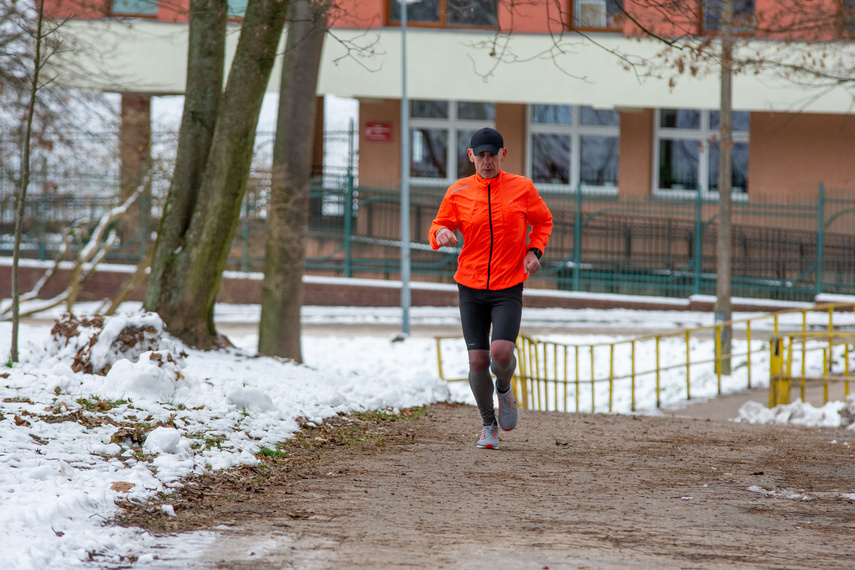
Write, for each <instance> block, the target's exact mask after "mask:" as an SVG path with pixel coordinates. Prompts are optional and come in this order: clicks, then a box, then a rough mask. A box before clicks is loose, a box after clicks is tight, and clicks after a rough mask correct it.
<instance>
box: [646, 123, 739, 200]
mask: <svg viewBox="0 0 855 570" xmlns="http://www.w3.org/2000/svg"><path fill="white" fill-rule="evenodd" d="M685 110H687V111H698V112H700V127H699V128H697V129H671V128H665V127H662V126H661V125H662V109H656V112H655V113H654V115H655V116H654V119H653V120H654V126H653V169H652V170H653V180H652V184H651V188H653V195H654V196H661V197H668V198H695V197H696V196H697V189H695V188H688V189H685V190H683V189H673V188H660V187H659V141H660V140H662V139H681V140H694V141H697V142H698V145H699V146H700V150H699V152H698V163H699V164H698V183H699V184H698V185H699V187H700V188H699V189H700V192H701V196H702V197H704V198H709V199H714V198H718V194H719V193H718V190H714V191H711V190H710V189H709V175H710V164H709V162H710V161H709V152H710V142H711V141H712V140H713V139H716V140H717V139H718V135H719V130H718V129H712V128H711V127H710V116H711V115H712V113H713V112H715V111H717V110H718V109H713V110H704V109H685ZM733 142H734V143H745V144H749V142H750V137H749V131H734V132H733ZM750 148H751V147H750V145H749V154H750V152H751V151H750ZM731 195H732V197H733V198H735V199H739V200H747V199H748V192H732V194H731Z"/></svg>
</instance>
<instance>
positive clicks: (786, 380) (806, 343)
mask: <svg viewBox="0 0 855 570" xmlns="http://www.w3.org/2000/svg"><path fill="white" fill-rule="evenodd" d="M853 349H855V333H853V332H842V331H835V330H833V329H831V328H830V329H829V330H828V331H826V332H797V333H789V334H783V335H780V336H775V337H773V338H772V339H771V341H770V346H769V353H770V356H769V407H770V408H773V407H775V406H777V405H780V404H789V403H790V402H791V398H792V396H791V392H792V387H793V383H794V382H798V384H799V400H801V401H802V402H805V401H807V390H808V387H810V386H822V402H823V404H827V403H828V401H829V388H830V387H831V386H832V385H833V384H842V385H843V396H844V397H846V396H848V395H849V382H850V380H851V367H850V356H851V355H852V354H853ZM838 358H839V359H840V360H842V368H840V369H839V370H835V369H834V368H835V366H834V363H835V362H836V361H837V359H838ZM796 359H798V360H799V361H800V362H797V363H796V364H795V366H796V367H797V368H798V370H797V371H796V372H793V368H794V360H796Z"/></svg>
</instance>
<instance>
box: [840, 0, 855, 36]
mask: <svg viewBox="0 0 855 570" xmlns="http://www.w3.org/2000/svg"><path fill="white" fill-rule="evenodd" d="M840 29H841V32H843V35H844V36H846V35H852V34H855V0H841V4H840Z"/></svg>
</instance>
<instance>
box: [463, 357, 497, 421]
mask: <svg viewBox="0 0 855 570" xmlns="http://www.w3.org/2000/svg"><path fill="white" fill-rule="evenodd" d="M489 363H490V353H489V352H488V351H486V350H470V351H469V387H470V388H471V389H472V395H473V396H475V403H476V404H478V411H479V412H481V423H482V424H483V425H485V426H489V425H492V424H494V423H496V412H495V409H494V407H493V378H492V377H491V376H490V368H489V366H488V365H489Z"/></svg>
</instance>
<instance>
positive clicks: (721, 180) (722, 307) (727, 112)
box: [715, 0, 733, 376]
mask: <svg viewBox="0 0 855 570" xmlns="http://www.w3.org/2000/svg"><path fill="white" fill-rule="evenodd" d="M732 83H733V0H724V2H723V3H722V18H721V108H720V111H719V152H718V243H717V244H716V273H717V279H716V301H715V320H716V322H717V323H719V322H729V321H730V320H731V319H732V318H733V305H732V301H731V278H732V274H733V271H732V267H731V264H732V262H731V258H732V255H731V252H732V251H733V250H732V235H731V234H732V220H731V218H732V211H731V210H732V208H731V205H732V200H733V197H732V192H733V174H732V172H733V88H732ZM716 341H717V342H718V343H719V347H720V355H721V356H722V360H721V361H720V362H719V363H718V367H719V369H720V371H721V373H722V374H724V375H726V376H730V372H731V362H730V355H731V353H732V348H731V347H732V344H733V327H732V326H731V325H730V324H727V325H725V326H723V327H722V330H721V334H720V335H719V338H718V339H716Z"/></svg>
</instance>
